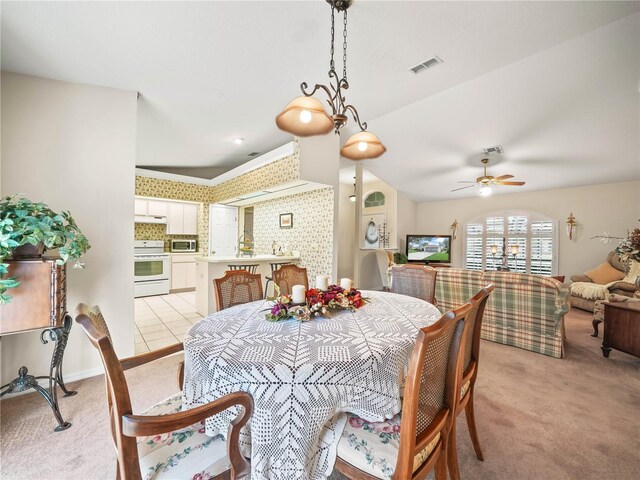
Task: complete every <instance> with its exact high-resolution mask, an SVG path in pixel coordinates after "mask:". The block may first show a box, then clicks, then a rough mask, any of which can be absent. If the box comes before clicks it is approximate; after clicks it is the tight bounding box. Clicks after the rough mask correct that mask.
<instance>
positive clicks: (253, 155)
mask: <svg viewBox="0 0 640 480" xmlns="http://www.w3.org/2000/svg"><path fill="white" fill-rule="evenodd" d="M257 155H260V152H251V153H249V154H248V155H247V157H255V156H257Z"/></svg>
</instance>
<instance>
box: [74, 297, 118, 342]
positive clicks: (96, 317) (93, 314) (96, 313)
mask: <svg viewBox="0 0 640 480" xmlns="http://www.w3.org/2000/svg"><path fill="white" fill-rule="evenodd" d="M79 314H83V315H86V316H87V317H89V318H90V319H91V322H92V323H93V325H94V326H95V327H96V328H97V329H98V331H100V332H102V333H104V334H105V335H106V336H107V338H108V339H109V340H110V341H112V339H111V333H109V327H108V326H107V322H106V321H105V320H104V316H103V315H102V312H101V311H100V307H98V306H97V305H94V306H93V307H90V306H89V305H87V304H86V303H80V304H78V306H77V307H76V315H79Z"/></svg>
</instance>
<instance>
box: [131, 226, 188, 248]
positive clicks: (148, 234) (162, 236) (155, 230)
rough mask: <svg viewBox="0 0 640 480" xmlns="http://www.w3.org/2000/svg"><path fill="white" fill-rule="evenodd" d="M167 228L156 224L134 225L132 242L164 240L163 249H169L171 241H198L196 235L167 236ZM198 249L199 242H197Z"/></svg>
mask: <svg viewBox="0 0 640 480" xmlns="http://www.w3.org/2000/svg"><path fill="white" fill-rule="evenodd" d="M166 231H167V226H166V225H161V224H156V223H136V224H135V229H134V240H164V249H165V250H167V251H168V250H170V249H171V239H172V238H175V239H183V238H186V239H189V240H199V239H198V235H167V233H166ZM198 249H200V242H198Z"/></svg>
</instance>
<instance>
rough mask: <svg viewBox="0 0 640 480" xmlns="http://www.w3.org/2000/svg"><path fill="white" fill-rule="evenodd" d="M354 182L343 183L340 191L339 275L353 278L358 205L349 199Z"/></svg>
mask: <svg viewBox="0 0 640 480" xmlns="http://www.w3.org/2000/svg"><path fill="white" fill-rule="evenodd" d="M351 194H353V184H351V183H341V184H340V189H339V193H338V202H339V208H340V215H339V218H338V277H339V278H353V276H354V275H353V255H354V246H355V231H354V228H353V225H354V222H355V219H356V208H355V207H356V206H355V204H354V202H352V201H351V200H349V195H351Z"/></svg>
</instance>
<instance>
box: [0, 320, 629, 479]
mask: <svg viewBox="0 0 640 480" xmlns="http://www.w3.org/2000/svg"><path fill="white" fill-rule="evenodd" d="M590 319H591V315H590V314H588V313H587V312H582V311H580V310H574V311H572V312H570V313H569V314H568V315H567V317H566V327H567V328H566V329H567V338H568V340H567V357H566V358H565V359H562V360H558V359H554V358H549V357H545V356H542V355H538V354H535V353H531V352H527V351H524V350H520V349H517V348H513V347H507V346H504V345H498V344H495V343H490V342H485V341H483V342H482V348H481V359H480V372H479V377H478V386H477V388H476V395H477V399H476V417H477V422H478V430H479V434H480V441H481V443H482V448H483V451H484V456H485V461H484V462H480V461H478V460H477V459H476V458H475V455H474V453H473V448H472V446H471V441H470V440H469V438H468V432H467V426H466V423H465V420H464V415H461V416H460V417H459V420H460V421H459V424H458V429H459V430H458V439H459V444H458V451H459V459H460V470H461V475H462V478H463V479H473V480H485V479H486V480H489V479H491V480H498V479H508V480H513V479H545V480H560V479H581V480H586V479H600V478H607V479H609V480H618V479H619V480H623V479H624V480H626V479H636V478H638V472H640V454H639V453H638V452H640V413H639V411H640V359H638V358H635V357H631V356H629V355H625V354H623V353H620V352H617V351H613V352H612V353H611V357H610V358H609V359H605V358H603V357H602V354H601V351H600V343H601V339H599V338H592V337H590V336H589V334H590V333H591V321H590ZM73 334H74V335H82V333H81V331H80V329H78V328H76V329H75V330H74V333H73ZM96 355H97V353H96ZM178 359H179V358H178V357H174V358H168V359H164V360H161V361H158V362H155V363H154V364H152V365H151V366H147V367H141V368H138V369H135V370H133V371H131V372H130V373H129V374H128V380H129V382H130V384H131V385H133V386H134V388H132V389H131V390H132V400H133V404H134V411H140V410H141V409H144V408H146V407H148V406H150V405H152V404H153V403H155V402H156V401H159V400H161V399H163V398H165V397H167V396H169V395H170V394H171V393H173V392H175V391H177V385H176V380H175V378H176V376H175V372H176V369H177V363H178ZM72 387H73V388H75V389H77V390H78V392H79V393H78V395H77V396H75V397H70V398H63V399H61V401H60V404H61V409H62V412H63V414H64V416H65V418H67V419H68V420H69V421H71V422H72V423H73V426H72V427H71V428H70V429H69V430H67V431H65V432H61V433H54V432H53V427H54V426H55V422H54V420H53V418H52V416H51V413H50V411H49V410H48V407H47V406H46V405H45V404H44V402H43V401H42V399H41V398H40V397H39V396H37V395H35V394H29V395H23V396H20V397H13V398H8V399H6V400H4V401H2V402H1V404H0V406H1V412H0V413H1V423H0V427H1V432H0V433H1V434H0V465H1V466H0V468H1V470H0V477H1V478H2V479H7V480H8V479H24V478H37V479H50V480H54V479H96V480H97V479H113V478H115V455H114V453H113V449H112V446H111V444H110V440H109V430H108V426H107V413H106V403H105V393H104V380H103V377H101V376H100V377H94V378H91V379H88V380H83V381H80V382H76V383H75V384H73V385H72ZM332 478H339V477H338V476H337V475H334V476H332Z"/></svg>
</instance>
